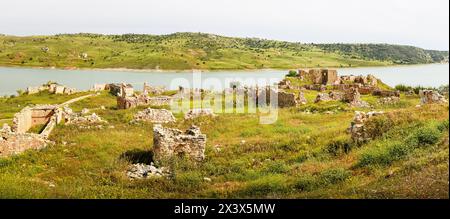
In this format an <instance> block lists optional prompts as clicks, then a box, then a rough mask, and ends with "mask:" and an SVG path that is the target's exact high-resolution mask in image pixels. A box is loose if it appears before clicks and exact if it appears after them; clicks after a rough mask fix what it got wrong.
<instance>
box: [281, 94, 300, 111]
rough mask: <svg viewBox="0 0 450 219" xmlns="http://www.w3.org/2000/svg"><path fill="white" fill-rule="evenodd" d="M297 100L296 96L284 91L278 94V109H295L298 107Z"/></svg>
mask: <svg viewBox="0 0 450 219" xmlns="http://www.w3.org/2000/svg"><path fill="white" fill-rule="evenodd" d="M297 104H298V102H297V98H295V94H293V93H287V92H284V91H279V92H278V107H280V108H284V107H294V106H297Z"/></svg>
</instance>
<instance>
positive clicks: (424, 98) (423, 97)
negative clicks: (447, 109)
mask: <svg viewBox="0 0 450 219" xmlns="http://www.w3.org/2000/svg"><path fill="white" fill-rule="evenodd" d="M419 95H420V103H421V104H433V103H448V101H447V100H446V99H445V97H444V96H443V95H441V94H439V92H437V91H433V90H421V91H420V92H419Z"/></svg>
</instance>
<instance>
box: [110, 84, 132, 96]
mask: <svg viewBox="0 0 450 219" xmlns="http://www.w3.org/2000/svg"><path fill="white" fill-rule="evenodd" d="M105 89H106V90H109V92H110V93H111V94H112V95H114V96H117V97H131V96H133V94H134V88H133V85H131V84H125V83H120V84H118V83H116V84H108V85H106V86H105Z"/></svg>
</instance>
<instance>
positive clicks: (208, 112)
mask: <svg viewBox="0 0 450 219" xmlns="http://www.w3.org/2000/svg"><path fill="white" fill-rule="evenodd" d="M201 116H210V117H215V116H216V114H214V111H213V110H212V109H210V108H197V109H190V110H189V111H188V112H186V114H185V115H184V119H186V120H188V119H195V118H198V117H201Z"/></svg>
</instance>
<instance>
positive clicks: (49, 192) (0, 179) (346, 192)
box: [0, 91, 449, 198]
mask: <svg viewBox="0 0 450 219" xmlns="http://www.w3.org/2000/svg"><path fill="white" fill-rule="evenodd" d="M309 92H310V91H308V94H307V95H306V96H307V98H312V97H313V96H314V94H315V92H312V91H311V93H309ZM69 98H70V97H68V96H62V95H61V96H59V95H50V94H46V93H41V94H36V95H30V96H18V97H14V98H9V99H7V100H2V101H4V102H2V103H0V118H9V117H10V116H11V115H12V114H13V113H14V112H16V111H19V110H20V109H21V107H23V106H25V105H27V104H35V103H40V102H49V101H53V102H55V103H60V102H64V101H65V100H66V99H69ZM367 98H373V97H367ZM405 101H406V102H407V104H404V105H394V106H382V105H375V106H374V109H373V110H384V111H386V113H387V115H386V118H387V119H389V121H390V122H389V123H387V122H384V123H382V122H378V123H376V124H377V125H376V126H373V127H378V129H379V130H383V131H382V132H379V131H378V132H377V130H378V129H375V128H373V129H372V130H373V132H374V136H375V137H374V140H372V141H369V142H368V143H365V144H362V145H354V144H353V143H352V142H351V140H350V135H349V134H348V133H347V131H346V130H347V128H348V127H349V125H350V122H351V121H352V118H353V116H354V110H357V109H352V108H349V107H348V106H346V105H345V104H344V105H341V103H339V102H333V101H331V102H329V103H326V104H323V105H321V104H317V106H315V107H316V110H315V111H316V112H315V113H311V114H307V113H305V112H304V109H303V108H284V109H280V111H279V118H278V120H277V121H276V122H275V123H274V124H270V125H261V124H259V120H258V116H257V115H255V114H241V113H231V114H219V115H218V116H217V117H215V118H198V119H194V120H193V121H184V120H182V116H183V115H182V114H176V115H175V116H176V117H177V122H176V123H174V124H167V125H165V126H169V127H175V128H179V129H182V130H184V129H186V128H187V127H189V126H190V125H191V124H192V123H194V124H196V125H198V126H200V128H201V130H202V132H203V133H205V134H206V135H207V138H208V139H207V147H206V159H205V161H204V162H201V163H198V164H195V163H192V162H190V161H189V160H185V159H175V160H172V161H171V162H169V163H167V165H168V166H169V167H171V168H172V169H173V173H172V174H171V177H170V178H159V179H148V180H134V181H130V180H129V179H127V177H126V176H125V171H126V169H127V166H128V165H129V164H130V163H135V162H149V161H150V160H151V152H152V144H153V139H152V124H151V123H138V124H130V123H129V121H130V120H131V119H132V117H133V115H134V113H136V112H137V111H139V110H141V109H143V108H145V107H139V108H135V109H130V110H116V109H115V104H116V103H115V97H113V96H111V95H110V94H108V93H107V92H105V93H102V94H101V95H98V96H94V97H91V98H88V99H85V100H82V101H80V102H77V103H76V104H74V105H73V106H72V107H73V108H74V110H75V111H79V110H81V109H83V108H89V109H91V111H92V112H95V113H97V114H98V115H100V116H101V117H102V118H104V119H105V120H107V121H108V122H109V125H111V126H114V128H105V129H89V130H88V129H79V128H77V127H76V126H72V125H69V126H65V125H58V126H57V127H56V128H55V130H54V131H53V133H52V134H51V136H50V139H51V140H52V141H54V142H55V145H52V146H50V147H47V148H44V149H41V150H28V151H26V152H24V153H22V154H20V155H17V156H12V157H8V158H0V197H2V198H399V197H402V198H405V197H406V198H448V155H449V154H448V117H449V114H448V106H445V105H430V106H423V107H421V108H416V107H415V105H417V104H418V103H419V102H420V100H419V98H418V97H417V96H415V97H414V96H413V97H410V98H408V99H405ZM13 103H14V104H13ZM17 104H20V105H21V107H15V108H13V109H10V108H9V107H10V106H14V105H17ZM313 105H314V104H312V103H309V104H308V105H307V106H304V107H306V108H307V107H309V108H311V107H313ZM334 105H338V106H339V107H341V108H342V109H339V110H336V111H334V113H333V114H326V113H323V112H326V111H328V110H330V107H334ZM100 106H105V109H104V110H102V109H100ZM333 109H338V108H336V107H334V108H333ZM365 110H366V111H367V109H365ZM371 110H372V109H371ZM375 118H376V117H375ZM380 121H384V120H382V119H381V118H380ZM243 140H244V141H245V143H242V141H243ZM217 147H218V148H220V151H219V150H216V148H217ZM204 177H208V178H210V179H211V182H208V181H205V180H204V179H203V178H204ZM410 188H415V189H410ZM419 188H422V189H419Z"/></svg>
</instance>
